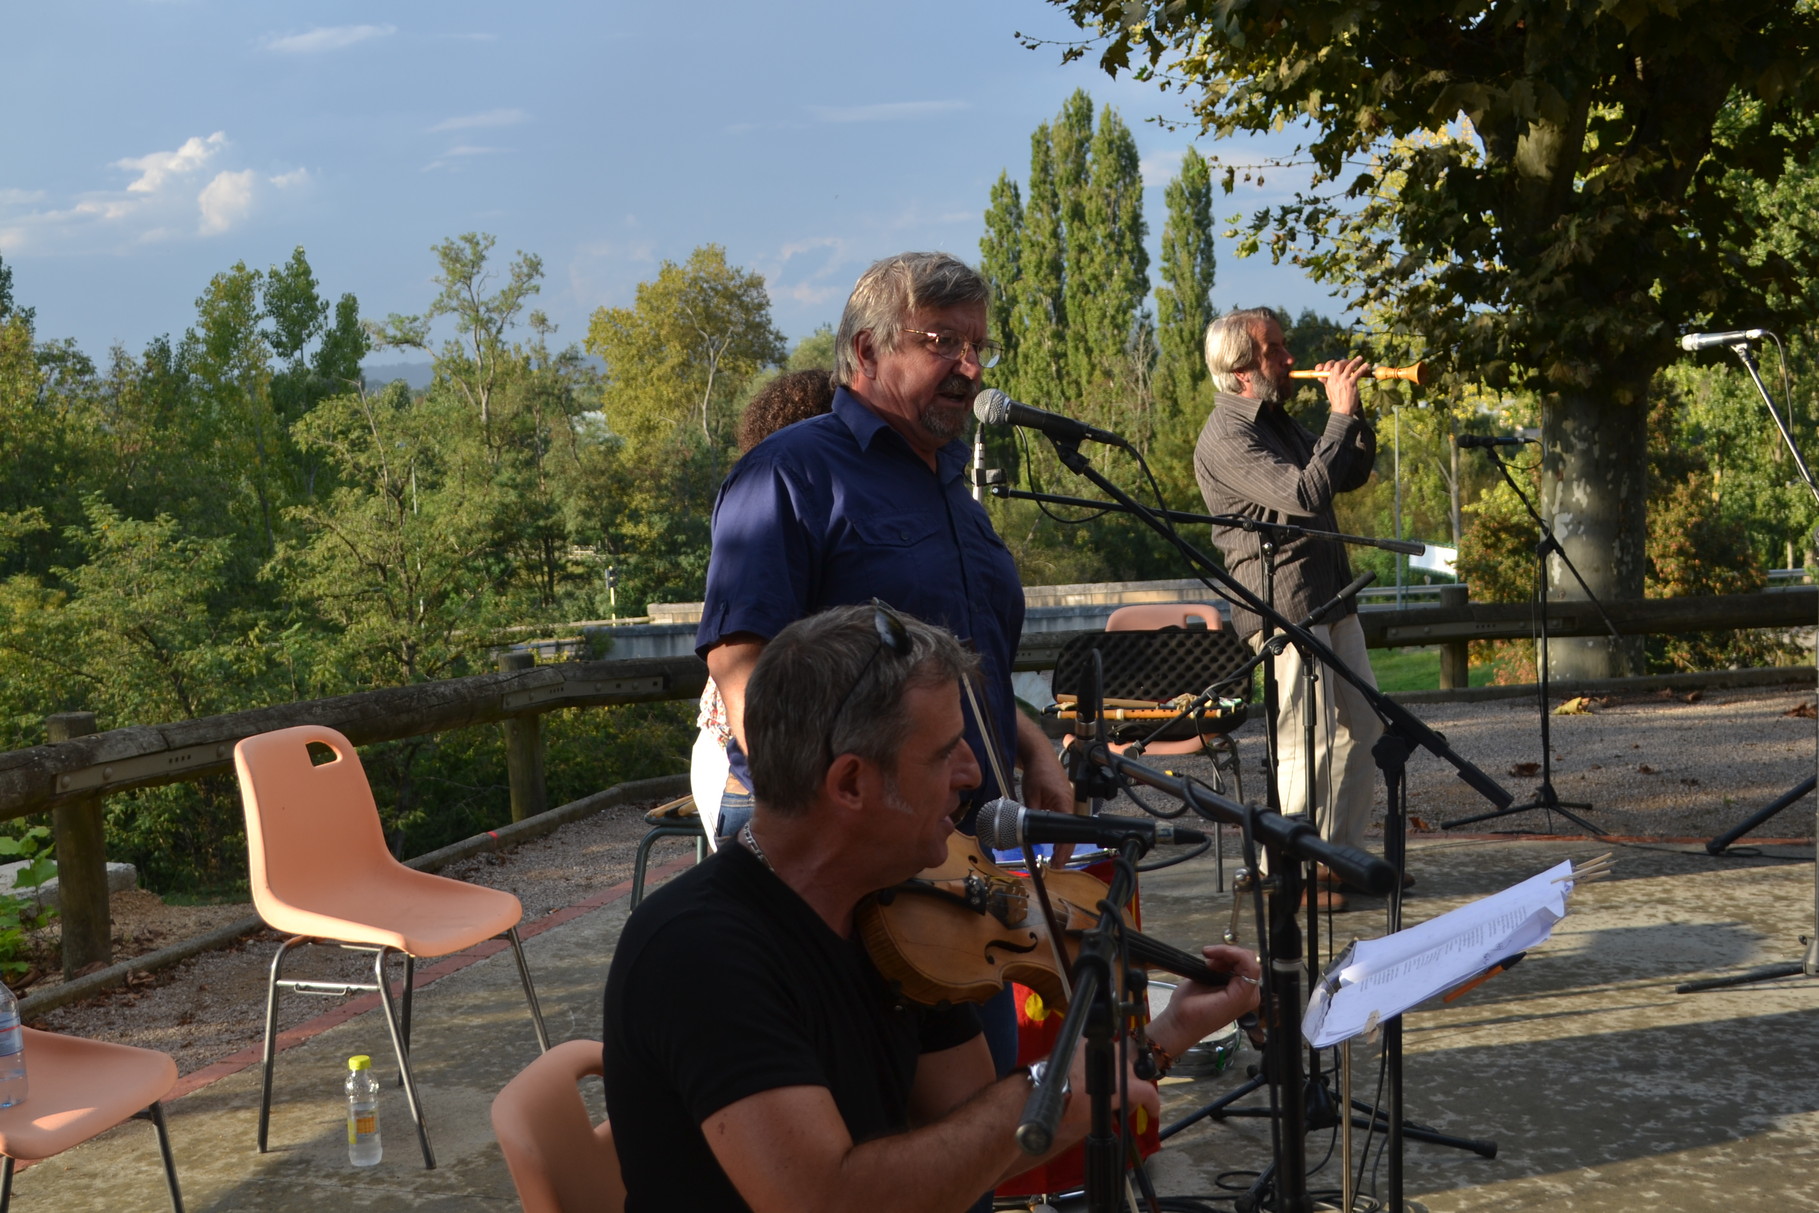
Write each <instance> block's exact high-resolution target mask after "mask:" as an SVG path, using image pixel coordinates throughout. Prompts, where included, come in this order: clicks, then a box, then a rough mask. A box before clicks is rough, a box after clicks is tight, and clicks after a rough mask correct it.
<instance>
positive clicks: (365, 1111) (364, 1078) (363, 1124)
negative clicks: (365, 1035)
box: [21, 1053, 385, 1167]
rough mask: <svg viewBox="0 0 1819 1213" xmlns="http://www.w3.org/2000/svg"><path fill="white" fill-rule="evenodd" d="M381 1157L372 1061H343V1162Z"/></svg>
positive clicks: (362, 1056) (359, 1163)
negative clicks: (345, 1158) (345, 1097)
mask: <svg viewBox="0 0 1819 1213" xmlns="http://www.w3.org/2000/svg"><path fill="white" fill-rule="evenodd" d="M21 1081H22V1082H23V1079H22V1080H21ZM384 1154H385V1151H384V1149H382V1148H381V1147H380V1145H379V1080H378V1079H376V1078H374V1077H373V1059H372V1058H370V1057H368V1056H367V1055H366V1054H364V1053H361V1054H359V1055H358V1056H356V1057H350V1058H348V1059H347V1160H348V1161H349V1162H351V1163H353V1164H354V1165H355V1166H356V1167H370V1166H373V1165H374V1164H375V1163H377V1162H378V1161H379V1159H380V1158H382V1157H383V1156H384Z"/></svg>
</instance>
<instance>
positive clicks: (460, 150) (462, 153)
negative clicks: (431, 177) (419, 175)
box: [422, 143, 511, 173]
mask: <svg viewBox="0 0 1819 1213" xmlns="http://www.w3.org/2000/svg"><path fill="white" fill-rule="evenodd" d="M509 151H511V149H510V148H509V147H485V146H482V145H480V144H474V143H457V144H456V145H455V146H454V147H451V148H449V149H448V150H447V151H445V152H443V153H442V154H441V155H440V156H438V157H436V159H434V160H432V161H430V162H429V163H428V164H426V165H424V166H423V170H422V171H424V172H426V173H433V172H435V171H436V170H437V169H440V168H450V167H452V166H453V164H454V163H455V162H458V161H460V160H464V159H466V158H468V157H470V156H498V155H502V154H503V153H505V152H509Z"/></svg>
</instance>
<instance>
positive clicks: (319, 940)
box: [234, 725, 549, 1167]
mask: <svg viewBox="0 0 1819 1213" xmlns="http://www.w3.org/2000/svg"><path fill="white" fill-rule="evenodd" d="M318 747H319V748H320V750H321V751H322V752H324V753H325V754H326V755H328V758H327V760H326V761H323V762H322V763H320V764H318V763H317V762H316V761H315V758H314V756H313V755H312V754H311V750H312V748H318ZM234 767H235V769H236V770H237V771H238V772H239V775H240V795H241V798H242V800H243V802H244V805H245V809H246V845H247V851H248V868H249V875H250V877H251V883H252V888H253V905H254V906H255V907H256V908H257V909H258V911H259V916H260V917H261V918H263V919H264V920H265V921H266V923H267V924H268V925H270V926H271V927H272V929H273V930H276V931H282V932H284V933H285V934H287V935H290V936H291V938H289V939H287V940H285V941H284V942H283V943H282V944H280V945H279V946H278V954H277V955H276V956H274V957H273V958H272V970H271V980H270V984H269V985H268V986H267V989H266V1011H265V1055H264V1089H263V1091H262V1092H261V1094H260V1097H259V1150H260V1152H261V1153H263V1152H264V1151H265V1149H266V1136H267V1130H268V1128H269V1126H270V1123H271V1108H272V1061H273V1053H274V1050H273V1044H274V1042H275V1041H276V1039H277V1035H278V991H279V990H280V989H286V990H295V991H297V992H299V993H305V994H324V995H329V996H333V997H339V996H342V995H345V994H348V993H351V992H352V991H355V990H376V991H377V992H378V994H379V999H380V1002H381V1003H382V1004H383V1005H384V1007H385V1026H386V1028H387V1029H388V1030H389V1031H390V1032H391V1037H392V1049H393V1050H394V1051H395V1052H396V1053H397V1055H398V1072H399V1078H400V1080H401V1081H402V1083H403V1084H404V1096H405V1101H406V1102H407V1103H408V1104H409V1105H410V1110H411V1119H412V1120H414V1121H415V1122H416V1125H417V1141H418V1144H419V1145H421V1146H422V1147H423V1165H424V1166H426V1167H434V1166H435V1165H436V1156H435V1154H434V1153H433V1152H432V1151H431V1149H430V1142H429V1130H428V1128H427V1127H426V1126H425V1125H424V1121H423V1109H422V1108H421V1106H419V1104H418V1101H417V1084H416V1081H415V1079H413V1077H412V1076H411V1066H410V1040H411V992H412V989H411V988H412V986H413V985H415V981H416V961H417V958H418V957H426V958H433V957H438V956H447V955H449V954H450V953H453V952H459V951H461V950H462V949H463V948H470V947H473V946H474V945H475V944H477V943H481V942H484V941H485V940H488V939H493V938H503V939H505V940H506V941H507V942H508V943H510V944H511V948H512V956H513V958H514V959H515V960H516V961H517V962H518V979H519V981H520V982H522V983H523V985H524V998H525V1001H526V1002H528V1003H529V1004H530V1009H531V1021H532V1023H533V1024H534V1025H535V1027H536V1030H537V1044H538V1046H539V1048H540V1049H541V1050H545V1051H547V1050H548V1049H549V1036H548V1035H547V1033H545V1031H544V1028H543V1011H542V1008H541V1007H539V1006H538V1005H537V991H536V989H535V988H534V987H533V986H532V985H531V974H530V968H529V966H527V965H526V964H525V962H524V946H523V944H522V943H520V942H519V939H518V920H519V919H520V918H522V917H523V916H524V909H523V907H522V906H520V905H519V904H518V899H517V898H516V897H513V896H512V895H511V894H510V893H505V892H501V891H500V890H498V889H487V888H482V887H481V886H479V885H471V884H466V883H464V882H462V881H459V880H450V879H449V878H447V877H445V876H436V875H433V874H431V873H429V872H419V871H417V870H416V869H414V868H408V867H405V866H404V865H403V864H401V863H399V862H398V861H397V860H396V859H394V858H392V854H391V851H390V850H388V849H387V847H386V845H385V835H384V833H383V831H382V830H381V829H380V826H379V811H378V808H377V807H376V806H375V805H374V803H373V793H372V789H371V788H370V787H369V786H368V784H367V781H366V771H365V768H363V767H362V766H361V765H360V755H359V754H358V753H357V752H356V751H355V750H354V747H353V744H352V743H351V742H349V741H348V739H347V738H346V737H344V736H342V735H341V734H340V733H338V732H336V731H335V730H334V729H330V728H323V727H320V726H317V725H299V726H297V727H295V728H289V729H279V730H277V731H276V732H271V733H261V734H259V735H258V736H255V737H248V738H246V739H245V740H244V741H242V742H240V744H238V745H236V746H235V747H234ZM306 944H308V945H317V946H324V947H337V948H344V949H347V950H350V951H357V952H372V953H373V954H374V958H373V981H372V983H371V984H359V983H327V982H312V981H289V980H285V979H284V977H283V969H284V961H285V958H286V957H287V956H288V955H289V954H290V952H291V949H293V948H295V947H298V946H301V945H306ZM394 952H396V953H399V954H401V955H402V956H403V957H404V994H403V998H402V1000H401V1001H402V1003H403V1007H402V1012H400V1009H399V1006H398V1005H397V1004H396V1003H395V1002H394V1001H393V998H392V988H391V983H390V982H389V981H387V980H386V975H385V964H386V960H387V959H388V958H389V957H390V956H391V954H392V953H394Z"/></svg>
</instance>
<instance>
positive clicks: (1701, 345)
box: [1680, 329, 1768, 350]
mask: <svg viewBox="0 0 1819 1213" xmlns="http://www.w3.org/2000/svg"><path fill="white" fill-rule="evenodd" d="M1766 336H1768V330H1767V329H1736V330H1734V331H1732V332H1729V333H1688V334H1687V335H1686V336H1684V337H1682V338H1681V339H1680V348H1681V349H1683V350H1709V349H1711V348H1712V347H1713V346H1714V345H1744V344H1747V343H1748V342H1751V341H1760V340H1761V339H1762V338H1764V337H1766Z"/></svg>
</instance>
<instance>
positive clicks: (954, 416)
mask: <svg viewBox="0 0 1819 1213" xmlns="http://www.w3.org/2000/svg"><path fill="white" fill-rule="evenodd" d="M967 416H968V414H967V412H966V410H965V409H944V408H942V407H941V406H940V405H938V404H931V405H929V406H928V407H927V408H925V409H923V410H922V416H921V417H919V418H918V420H919V421H921V423H922V428H923V429H925V430H927V431H928V432H929V433H930V434H932V435H934V436H935V437H936V438H939V439H940V440H941V441H942V442H943V443H948V442H952V441H953V440H954V439H956V438H958V437H960V435H961V434H964V433H965V432H966V421H967Z"/></svg>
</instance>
